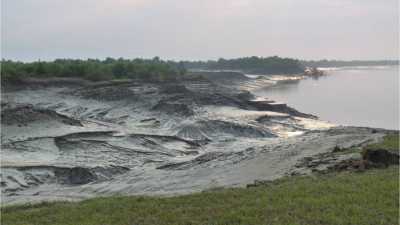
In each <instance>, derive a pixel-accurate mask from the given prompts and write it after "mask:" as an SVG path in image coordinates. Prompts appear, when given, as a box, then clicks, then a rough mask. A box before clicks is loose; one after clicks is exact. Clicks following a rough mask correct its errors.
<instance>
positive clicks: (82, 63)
mask: <svg viewBox="0 0 400 225" xmlns="http://www.w3.org/2000/svg"><path fill="white" fill-rule="evenodd" d="M185 72H186V70H185V67H184V65H183V63H180V62H174V61H163V60H161V59H160V58H158V57H155V58H153V59H131V60H130V59H123V58H119V59H114V58H106V59H104V60H99V59H87V60H82V59H56V60H54V61H51V62H46V61H36V62H29V63H28V62H19V61H12V60H4V59H3V60H2V61H1V79H2V81H10V80H14V81H17V80H22V79H26V78H48V77H70V78H73V77H74V78H77V77H78V78H83V79H88V80H93V81H100V80H112V79H127V78H128V79H144V80H158V81H162V80H169V79H176V78H177V77H180V76H182V75H184V74H185Z"/></svg>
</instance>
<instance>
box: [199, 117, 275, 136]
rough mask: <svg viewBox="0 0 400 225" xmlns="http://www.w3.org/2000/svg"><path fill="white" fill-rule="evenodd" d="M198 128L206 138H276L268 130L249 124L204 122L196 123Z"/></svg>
mask: <svg viewBox="0 0 400 225" xmlns="http://www.w3.org/2000/svg"><path fill="white" fill-rule="evenodd" d="M196 124H197V126H198V128H199V129H200V130H201V131H202V132H203V133H204V134H206V135H207V136H211V137H212V136H214V137H215V136H221V135H232V136H235V137H249V138H260V137H276V135H274V134H273V133H271V132H269V131H268V130H265V129H262V128H261V127H257V126H252V125H250V124H239V123H234V122H228V121H222V120H205V121H199V122H197V123H196Z"/></svg>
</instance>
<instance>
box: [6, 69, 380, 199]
mask: <svg viewBox="0 0 400 225" xmlns="http://www.w3.org/2000/svg"><path fill="white" fill-rule="evenodd" d="M228 81H229V82H228ZM56 83H57V85H54V84H47V83H46V82H44V81H40V82H35V81H31V82H29V83H26V84H24V85H22V86H20V87H13V88H12V89H9V90H8V91H4V92H3V95H2V97H3V98H2V135H1V140H2V152H1V155H2V157H1V166H2V170H1V187H2V188H1V190H2V197H3V203H5V204H12V203H22V202H35V201H49V200H80V199H85V198H90V197H95V196H109V195H114V194H123V195H139V194H147V195H170V194H185V193H191V192H196V191H202V190H205V189H209V188H214V187H236V186H245V185H246V184H249V183H253V182H254V180H273V179H276V178H279V177H282V176H285V175H288V174H290V172H291V170H292V169H293V168H294V166H295V165H296V163H297V162H298V161H299V160H301V159H303V158H304V157H309V156H313V155H316V154H320V153H324V152H327V151H331V150H332V149H333V148H334V147H335V146H337V145H340V146H343V147H349V146H357V145H362V144H365V143H367V142H370V141H374V140H377V139H379V138H380V137H382V136H383V135H384V134H385V131H384V130H375V129H372V128H371V129H370V128H350V127H335V126H333V125H332V124H329V123H325V122H323V121H320V120H318V119H317V118H316V117H315V116H313V115H310V114H305V113H302V112H299V111H297V110H295V109H294V108H291V107H289V106H287V105H286V104H282V103H276V102H273V101H271V100H267V99H256V98H254V96H253V95H252V93H251V92H248V91H246V90H252V88H254V87H259V86H263V85H267V84H268V83H271V80H267V79H262V78H261V79H252V78H248V77H245V76H237V78H236V79H234V80H231V79H228V80H227V79H226V78H224V76H222V77H218V79H213V78H212V77H211V78H200V79H198V78H196V79H194V78H185V79H182V80H180V81H177V82H171V83H168V82H166V83H151V82H138V81H130V80H127V81H123V82H101V83H90V82H89V83H87V82H86V83H84V84H79V83H76V82H75V83H73V84H70V83H69V84H68V85H64V84H63V83H62V82H61V83H60V82H56Z"/></svg>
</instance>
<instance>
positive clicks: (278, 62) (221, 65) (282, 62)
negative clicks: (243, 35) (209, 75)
mask: <svg viewBox="0 0 400 225" xmlns="http://www.w3.org/2000/svg"><path fill="white" fill-rule="evenodd" d="M183 63H184V65H185V67H186V68H188V69H205V70H238V71H243V72H246V73H253V74H296V73H303V72H304V66H303V65H302V64H301V63H300V61H299V60H296V59H291V58H281V57H278V56H272V57H257V56H252V57H244V58H237V59H223V58H221V59H218V60H216V61H215V60H209V61H191V62H190V61H184V62H183Z"/></svg>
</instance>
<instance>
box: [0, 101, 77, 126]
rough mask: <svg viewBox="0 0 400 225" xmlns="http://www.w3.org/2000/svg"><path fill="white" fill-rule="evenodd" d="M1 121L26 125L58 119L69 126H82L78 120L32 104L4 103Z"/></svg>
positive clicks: (8, 123)
mask: <svg viewBox="0 0 400 225" xmlns="http://www.w3.org/2000/svg"><path fill="white" fill-rule="evenodd" d="M4 106H5V107H3V109H2V111H1V123H2V124H5V125H18V126H26V125H27V124H28V123H32V122H37V121H58V122H61V123H63V124H67V125H71V126H82V124H81V122H80V121H79V120H75V119H72V118H70V117H67V116H65V115H61V114H59V113H57V112H55V111H52V110H49V109H43V108H37V107H34V106H33V105H14V106H12V105H4Z"/></svg>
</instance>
